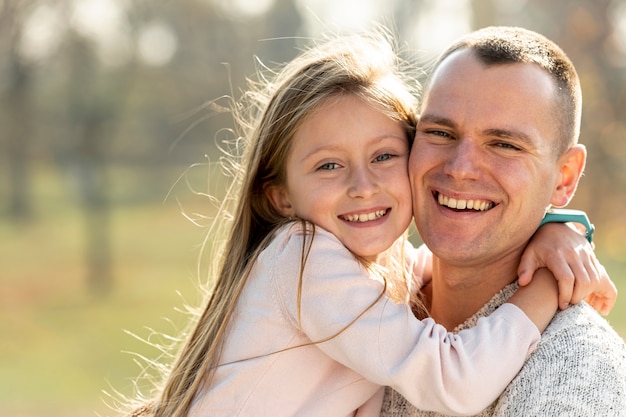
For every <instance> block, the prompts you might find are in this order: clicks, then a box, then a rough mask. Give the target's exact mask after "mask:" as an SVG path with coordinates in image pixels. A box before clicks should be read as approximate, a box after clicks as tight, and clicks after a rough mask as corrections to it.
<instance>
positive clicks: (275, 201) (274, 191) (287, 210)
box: [263, 185, 296, 217]
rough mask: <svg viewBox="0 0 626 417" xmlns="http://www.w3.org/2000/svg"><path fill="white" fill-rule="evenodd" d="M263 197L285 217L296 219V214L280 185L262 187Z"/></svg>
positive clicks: (286, 193)
mask: <svg viewBox="0 0 626 417" xmlns="http://www.w3.org/2000/svg"><path fill="white" fill-rule="evenodd" d="M263 191H264V192H265V196H266V197H267V199H268V200H269V201H270V203H272V206H274V208H275V209H276V210H277V211H278V212H279V213H280V214H282V215H283V216H285V217H296V212H295V210H294V208H293V206H292V205H291V201H290V200H289V193H288V192H287V190H286V189H285V187H284V186H282V185H268V186H266V187H264V189H263Z"/></svg>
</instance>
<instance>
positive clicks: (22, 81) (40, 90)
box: [0, 0, 626, 417]
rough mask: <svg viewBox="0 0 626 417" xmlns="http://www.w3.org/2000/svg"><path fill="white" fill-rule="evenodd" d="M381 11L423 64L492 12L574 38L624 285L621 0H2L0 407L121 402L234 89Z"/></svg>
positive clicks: (619, 318)
mask: <svg viewBox="0 0 626 417" xmlns="http://www.w3.org/2000/svg"><path fill="white" fill-rule="evenodd" d="M376 23H383V24H385V25H386V26H389V27H391V28H393V30H394V31H395V33H396V34H397V36H398V39H399V42H400V43H401V44H403V45H407V46H408V47H409V48H410V49H411V50H413V51H415V56H416V57H417V56H419V57H420V58H423V59H425V60H428V59H431V58H432V57H434V56H435V55H436V54H437V53H438V52H440V51H441V50H442V49H443V48H444V47H445V46H446V45H447V44H448V43H450V42H451V41H452V40H453V39H455V38H456V37H458V36H459V35H461V34H464V33H466V32H469V31H471V30H473V29H475V28H479V27H482V26H487V25H492V24H499V25H518V26H524V27H527V28H529V29H533V30H536V31H538V32H540V33H543V34H544V35H546V36H547V37H549V38H551V39H553V40H555V41H556V42H557V43H558V44H560V45H561V46H562V47H563V49H564V50H565V51H566V52H567V53H568V54H569V55H570V57H571V58H572V60H573V61H574V63H575V65H576V67H577V68H578V71H579V73H580V76H581V78H582V85H583V95H584V113H583V125H582V137H581V142H583V143H584V144H586V146H587V148H588V151H589V160H588V165H587V174H586V175H585V177H584V178H583V179H582V182H581V185H580V187H579V191H578V193H577V195H576V197H575V200H574V202H573V203H572V204H571V205H570V206H571V207H572V208H579V209H583V210H586V211H587V213H588V214H589V215H590V217H591V219H592V221H593V222H594V223H595V225H596V227H597V233H596V235H595V237H594V239H595V242H596V251H597V254H598V256H599V258H600V259H601V261H602V262H603V263H604V265H605V266H606V267H607V269H608V271H609V273H610V275H611V277H612V278H613V279H614V281H615V282H616V284H617V286H618V288H619V289H621V290H622V293H626V277H625V275H626V274H625V273H626V246H625V245H624V243H623V242H624V240H625V237H626V164H625V162H626V113H625V111H624V108H626V0H587V1H583V0H554V1H545V0H476V1H468V0H437V1H435V0H379V1H373V0H371V1H367V0H309V1H307V0H178V1H173V0H169V1H167V0H154V1H148V0H56V1H55V0H49V1H45V0H0V248H1V250H0V415H2V416H11V417H18V416H29V417H30V416H46V417H55V416H63V417H72V416H87V415H101V416H106V415H114V413H113V412H112V411H111V410H110V408H109V406H108V405H107V403H108V404H111V403H112V400H111V399H110V398H109V397H108V395H109V394H110V395H113V396H114V397H115V396H116V395H117V394H116V392H119V393H120V394H124V395H129V394H131V393H132V392H133V386H134V379H135V377H136V376H137V375H139V373H140V371H141V366H140V365H139V364H138V363H137V361H136V358H138V357H142V356H144V357H146V358H149V359H154V358H157V357H158V355H159V354H160V352H159V351H158V350H157V349H154V348H150V347H149V346H148V345H147V344H146V343H143V342H141V341H140V340H138V339H137V337H133V336H132V335H131V334H129V333H132V334H135V335H137V336H138V337H139V338H144V339H149V340H152V341H157V340H155V339H154V338H155V337H156V336H155V334H156V333H160V332H165V333H175V332H176V331H177V330H178V329H180V328H181V327H183V326H184V325H185V316H184V314H183V313H182V312H181V311H180V310H181V309H182V308H183V306H184V305H185V304H186V303H188V304H192V305H193V304H195V303H197V302H198V300H199V294H198V291H197V288H196V287H197V282H198V280H199V279H200V278H202V270H201V269H202V268H201V267H199V265H200V264H201V263H200V262H199V261H198V254H199V247H200V244H201V243H202V241H203V239H204V236H205V234H206V225H207V224H208V222H207V221H206V220H203V218H204V216H208V217H210V215H211V208H212V205H211V202H210V200H209V199H208V198H207V197H206V196H205V195H206V194H211V195H216V194H217V195H218V194H219V189H220V183H221V182H220V179H221V178H222V173H221V172H220V170H219V168H217V167H216V162H217V161H218V160H219V156H220V153H219V151H218V145H219V143H220V142H221V140H223V139H224V138H232V135H230V134H229V133H228V131H225V130H223V129H228V128H230V127H232V119H231V117H230V116H229V115H228V113H224V112H222V111H220V108H221V106H224V105H226V104H227V101H226V98H225V97H226V96H235V97H237V96H238V95H239V94H240V92H241V89H242V88H244V86H245V79H246V77H250V76H253V75H254V73H255V71H256V69H258V68H259V67H261V63H262V64H263V65H267V66H269V67H273V66H274V64H275V63H278V62H284V61H286V60H289V59H290V58H292V57H293V56H294V55H295V54H297V52H298V50H299V48H301V47H303V46H305V45H307V44H308V43H309V41H310V40H311V39H319V38H320V37H321V35H322V34H323V33H342V32H352V31H362V30H367V29H368V28H371V27H372V26H373V25H374V24H376ZM520 117H523V115H520ZM625 300H626V299H624V295H623V294H622V297H621V298H620V299H619V300H618V305H617V306H616V307H615V309H614V310H613V312H612V313H611V315H610V316H609V317H608V319H609V321H610V322H611V324H612V325H613V326H614V327H615V328H616V329H617V330H618V332H619V333H620V334H621V335H622V337H626V301H625Z"/></svg>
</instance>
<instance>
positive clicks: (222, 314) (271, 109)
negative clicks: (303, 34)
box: [131, 31, 417, 417]
mask: <svg viewBox="0 0 626 417" xmlns="http://www.w3.org/2000/svg"><path fill="white" fill-rule="evenodd" d="M390 39H392V37H391V36H390V35H389V34H388V33H384V32H381V31H379V32H377V33H376V34H373V35H370V36H348V37H340V38H336V39H334V40H330V41H327V42H325V43H323V44H320V45H317V46H314V47H312V48H310V49H308V50H306V51H304V52H303V53H302V54H300V55H299V56H298V57H296V58H295V59H294V60H293V61H291V62H289V63H288V64H286V65H285V66H284V67H283V69H282V71H280V72H279V73H278V74H277V75H276V76H275V77H273V80H271V81H266V82H264V83H263V85H262V86H260V84H259V83H258V82H256V83H251V88H250V90H249V91H248V92H247V93H246V94H245V95H244V96H243V98H242V101H241V102H240V103H237V104H236V105H235V106H234V107H233V109H232V110H233V114H234V116H235V120H236V122H237V125H238V129H239V131H238V133H239V134H240V135H241V138H240V140H241V142H240V145H241V146H243V149H244V152H243V155H242V161H241V164H240V165H239V164H237V163H233V161H232V160H231V161H229V163H230V164H231V166H233V167H239V168H240V169H238V170H237V171H236V175H235V177H234V179H233V183H232V186H231V187H230V188H229V189H228V191H227V195H226V198H225V201H230V202H232V204H233V205H234V209H233V210H231V209H230V208H229V207H228V205H225V206H222V210H224V212H225V213H227V214H228V216H229V218H230V223H229V224H228V226H227V227H228V229H227V233H226V240H225V242H224V245H223V246H222V247H221V248H220V249H219V252H218V255H219V256H220V263H219V264H218V266H217V273H216V274H215V277H216V279H215V282H214V284H213V286H212V290H211V292H210V294H209V298H208V302H207V303H206V307H205V309H204V311H203V312H202V313H201V314H199V316H198V318H197V322H196V323H195V326H194V327H193V328H192V329H191V332H190V333H189V335H188V336H187V338H186V342H185V344H184V345H183V346H182V349H180V351H179V352H178V355H177V359H176V360H175V362H174V364H173V366H172V367H171V369H169V371H168V374H167V376H166V378H165V380H164V384H163V386H162V388H161V389H159V390H157V392H156V395H155V398H154V399H153V400H151V401H148V402H146V404H145V405H144V406H142V407H139V408H137V409H135V410H134V412H132V413H131V415H133V416H155V417H186V416H187V415H188V413H189V411H190V409H191V406H192V402H193V400H194V398H195V396H196V395H197V393H198V392H199V391H200V390H201V389H202V388H203V387H206V386H207V384H208V385H210V384H211V380H212V377H213V374H214V370H215V369H216V367H217V366H218V365H219V362H220V353H221V347H222V346H223V343H224V340H225V338H226V337H227V329H228V324H229V322H230V320H231V316H232V313H233V311H234V308H235V305H236V303H237V300H238V298H239V295H240V294H241V291H242V289H243V287H244V285H245V284H246V280H247V278H248V275H249V270H250V268H251V266H252V264H253V263H254V261H255V260H256V258H257V257H258V255H259V253H260V252H261V251H262V250H263V249H264V248H265V247H266V246H267V244H268V243H269V241H270V240H271V239H272V235H273V233H274V231H275V230H276V229H277V228H278V227H280V226H281V225H283V224H285V223H287V222H289V221H290V219H286V218H284V217H283V216H281V214H280V213H279V212H278V211H277V210H276V209H274V207H273V206H272V204H271V203H270V201H269V200H268V199H267V198H266V195H265V192H264V188H265V187H267V186H268V185H282V184H285V181H286V177H285V175H286V170H285V164H286V160H287V156H288V153H289V150H290V146H291V142H292V138H293V136H294V133H295V132H296V130H297V129H298V127H299V126H300V125H301V124H302V122H303V121H304V120H305V119H306V118H307V117H309V116H310V115H311V114H312V113H313V112H314V111H315V110H316V109H318V108H319V107H320V106H322V105H324V103H325V101H326V100H328V99H329V98H331V97H336V96H337V95H342V94H350V95H355V96H356V97H358V98H360V99H361V100H363V101H365V102H367V103H370V104H372V105H374V106H376V108H379V109H381V110H382V111H384V112H385V113H386V114H388V115H389V117H391V118H393V119H394V120H397V121H399V122H400V123H401V124H402V125H403V126H404V128H405V131H406V136H407V140H409V142H410V143H411V142H412V141H413V136H414V132H415V124H416V113H415V111H416V107H417V102H416V98H415V97H416V93H417V91H416V89H415V88H414V87H411V86H410V84H409V83H408V82H406V81H405V79H404V76H403V75H402V74H404V72H403V71H402V69H403V68H401V65H402V61H401V60H400V58H399V57H398V55H397V54H396V52H395V50H394V44H393V43H392V42H390ZM242 103H243V104H245V107H244V106H243V105H242ZM223 219H224V216H218V217H216V221H218V222H220V221H222V222H223ZM396 249H397V248H396ZM304 251H305V250H304V248H303V260H302V262H304V259H305V256H304ZM294 279H296V277H294Z"/></svg>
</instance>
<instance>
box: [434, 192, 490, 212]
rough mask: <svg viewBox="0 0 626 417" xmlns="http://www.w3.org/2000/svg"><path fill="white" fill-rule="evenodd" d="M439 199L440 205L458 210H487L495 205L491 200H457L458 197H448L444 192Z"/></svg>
mask: <svg viewBox="0 0 626 417" xmlns="http://www.w3.org/2000/svg"><path fill="white" fill-rule="evenodd" d="M437 199H438V200H439V204H440V205H442V206H446V207H450V208H453V209H458V210H464V209H471V210H476V211H485V210H489V209H490V208H492V207H493V203H492V202H491V201H484V200H460V199H458V200H457V199H456V198H451V197H447V196H445V195H442V194H439V196H438V197H437Z"/></svg>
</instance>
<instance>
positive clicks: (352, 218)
mask: <svg viewBox="0 0 626 417" xmlns="http://www.w3.org/2000/svg"><path fill="white" fill-rule="evenodd" d="M385 212H386V211H385V210H377V211H374V212H371V213H361V214H351V215H348V216H344V219H345V220H347V221H349V222H360V223H364V222H369V221H372V220H376V219H378V218H380V217H382V216H384V215H385Z"/></svg>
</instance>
